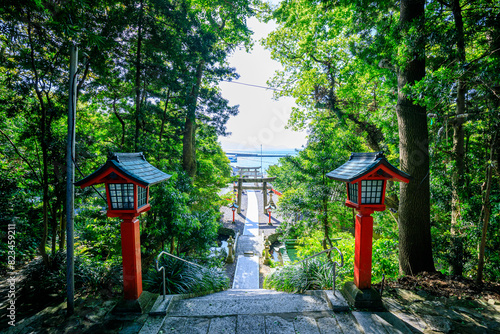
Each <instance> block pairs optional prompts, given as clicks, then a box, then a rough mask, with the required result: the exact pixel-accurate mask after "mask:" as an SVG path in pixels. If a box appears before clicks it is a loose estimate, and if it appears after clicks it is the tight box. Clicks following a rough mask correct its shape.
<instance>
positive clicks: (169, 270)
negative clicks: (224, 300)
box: [144, 256, 229, 294]
mask: <svg viewBox="0 0 500 334" xmlns="http://www.w3.org/2000/svg"><path fill="white" fill-rule="evenodd" d="M162 266H163V267H164V268H165V289H166V292H167V294H190V293H195V294H200V293H209V292H216V291H221V290H225V289H227V288H229V278H228V277H227V276H226V274H225V272H224V271H223V270H222V269H221V268H219V267H216V266H212V267H210V268H200V267H197V266H193V265H190V264H188V263H186V262H184V261H180V260H177V259H174V258H171V257H167V256H163V257H162V258H161V259H160V263H159V265H158V267H159V268H161V267H162ZM162 275H163V274H162V272H158V271H157V270H156V267H155V266H152V267H151V268H150V270H149V271H148V273H147V274H146V277H145V279H144V283H145V287H146V289H147V290H148V291H153V292H159V293H163V276H162Z"/></svg>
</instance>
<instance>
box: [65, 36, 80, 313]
mask: <svg viewBox="0 0 500 334" xmlns="http://www.w3.org/2000/svg"><path fill="white" fill-rule="evenodd" d="M77 66H78V48H77V47H76V46H72V47H71V48H70V65H69V101H68V143H67V144H68V146H67V153H66V173H67V174H66V176H67V177H66V295H67V298H68V300H67V309H66V311H67V314H68V315H72V314H73V313H74V312H75V258H74V251H75V247H74V218H75V186H74V183H75V167H74V161H73V159H74V158H75V124H76V122H75V119H76V86H77V80H76V78H75V76H76V70H77Z"/></svg>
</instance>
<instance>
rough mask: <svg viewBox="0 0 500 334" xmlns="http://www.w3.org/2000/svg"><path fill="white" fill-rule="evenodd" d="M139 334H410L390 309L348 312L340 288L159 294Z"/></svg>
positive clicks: (232, 290)
mask: <svg viewBox="0 0 500 334" xmlns="http://www.w3.org/2000/svg"><path fill="white" fill-rule="evenodd" d="M140 333H141V334H159V333H189V334H194V333H238V334H242V333H256V334H261V333H262V334H267V333H276V334H279V333H303V334H308V333H312V334H316V333H317V334H320V333H321V334H325V333H366V334H371V333H384V334H387V333H412V331H411V330H410V329H409V328H408V327H407V326H406V325H405V323H404V322H402V321H400V320H399V319H397V318H395V317H394V316H392V317H391V313H388V312H378V313H367V312H349V308H348V306H347V303H346V301H345V300H344V298H343V297H342V296H341V294H340V292H338V291H337V292H336V293H335V294H334V293H333V291H308V292H307V293H305V294H289V293H285V292H278V291H273V290H264V289H230V290H227V291H223V292H218V293H214V294H211V295H207V296H203V297H194V298H185V297H184V296H180V295H170V296H167V297H166V298H165V300H164V299H163V297H162V296H160V297H159V298H158V300H157V303H156V304H155V306H154V307H153V309H152V311H151V313H150V316H149V318H148V319H147V321H146V323H145V325H144V326H143V328H142V329H141V331H140Z"/></svg>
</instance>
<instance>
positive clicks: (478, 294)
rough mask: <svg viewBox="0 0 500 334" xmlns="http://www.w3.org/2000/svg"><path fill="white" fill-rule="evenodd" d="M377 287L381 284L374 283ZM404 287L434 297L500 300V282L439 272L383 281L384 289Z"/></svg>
mask: <svg viewBox="0 0 500 334" xmlns="http://www.w3.org/2000/svg"><path fill="white" fill-rule="evenodd" d="M375 286H376V287H377V288H378V289H380V288H381V287H382V284H376V285H375ZM391 288H392V289H406V290H412V291H423V292H424V293H426V294H429V295H432V296H436V297H446V298H452V297H454V298H456V299H459V300H460V299H468V300H475V299H484V300H490V299H493V300H497V301H500V283H494V282H485V283H483V284H476V282H475V281H473V280H470V279H466V278H463V277H453V276H446V275H444V274H442V273H440V272H436V273H427V272H424V273H422V274H419V275H417V276H405V277H401V278H398V279H397V280H387V281H386V282H384V290H389V291H390V289H391Z"/></svg>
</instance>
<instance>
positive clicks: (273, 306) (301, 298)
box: [167, 289, 348, 317]
mask: <svg viewBox="0 0 500 334" xmlns="http://www.w3.org/2000/svg"><path fill="white" fill-rule="evenodd" d="M332 310H338V311H346V310H348V307H347V304H346V303H345V300H344V299H343V297H341V295H340V293H339V292H337V293H336V296H334V295H333V293H332V292H331V291H328V292H324V291H309V292H308V293H305V294H290V293H284V292H277V291H269V290H259V289H253V290H235V289H232V290H228V291H224V292H219V293H215V294H212V295H208V296H203V297H197V298H190V299H182V300H174V301H173V302H172V304H171V306H170V307H169V311H168V314H167V315H168V316H172V317H215V316H228V315H248V314H283V313H303V312H323V311H325V312H328V311H332Z"/></svg>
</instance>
